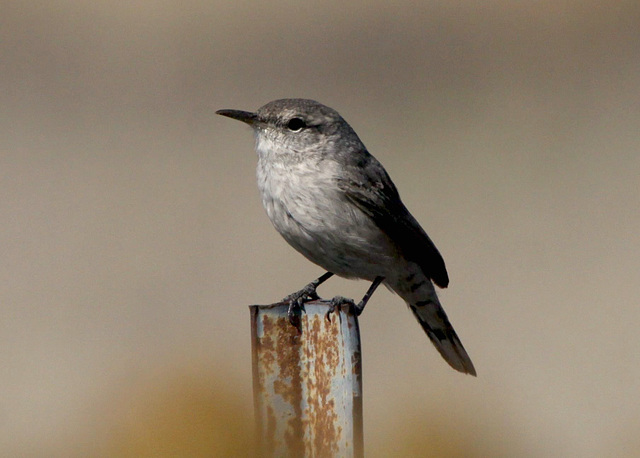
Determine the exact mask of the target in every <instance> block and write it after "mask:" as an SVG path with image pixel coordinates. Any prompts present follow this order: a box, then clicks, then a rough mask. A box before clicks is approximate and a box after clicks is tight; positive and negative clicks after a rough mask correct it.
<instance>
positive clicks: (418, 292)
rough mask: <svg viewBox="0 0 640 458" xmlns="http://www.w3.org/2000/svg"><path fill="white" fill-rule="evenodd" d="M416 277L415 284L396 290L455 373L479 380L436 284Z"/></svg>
mask: <svg viewBox="0 0 640 458" xmlns="http://www.w3.org/2000/svg"><path fill="white" fill-rule="evenodd" d="M413 277H414V278H411V279H412V280H413V282H411V283H413V284H411V283H409V282H404V283H403V284H402V285H401V287H400V288H392V289H394V290H395V291H396V292H397V293H398V294H400V296H401V297H402V298H403V299H404V300H405V301H406V302H407V305H409V308H410V309H411V311H412V312H413V315H414V316H415V317H416V319H417V320H418V322H419V323H420V326H422V329H424V332H426V333H427V335H428V336H429V339H430V340H431V342H432V343H433V345H434V346H435V347H436V349H437V350H438V352H439V353H440V354H441V355H442V357H443V358H444V359H445V361H446V362H447V363H449V365H450V366H451V367H453V368H454V369H455V370H457V371H460V372H462V373H463V374H471V375H474V376H475V375H476V370H475V368H474V367H473V363H472V362H471V358H469V355H468V354H467V352H466V350H465V349H464V347H463V346H462V343H461V342H460V339H459V338H458V334H456V331H455V330H454V329H453V326H452V325H451V323H450V322H449V318H447V314H446V313H445V312H444V309H443V308H442V306H441V305H440V301H439V300H438V296H437V294H436V292H435V289H434V287H433V283H431V281H429V280H428V279H426V278H421V279H420V280H419V281H416V279H415V277H417V276H413ZM407 280H409V278H407ZM397 286H400V285H397Z"/></svg>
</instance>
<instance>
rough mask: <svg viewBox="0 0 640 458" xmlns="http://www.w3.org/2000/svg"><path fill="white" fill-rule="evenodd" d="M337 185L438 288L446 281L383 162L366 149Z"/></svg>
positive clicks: (436, 254) (439, 262)
mask: <svg viewBox="0 0 640 458" xmlns="http://www.w3.org/2000/svg"><path fill="white" fill-rule="evenodd" d="M345 171H346V172H347V173H345V174H344V175H343V177H341V178H338V187H339V188H340V189H341V191H342V192H343V193H344V195H345V197H346V198H347V200H349V201H350V202H352V203H353V204H355V205H356V206H357V207H358V208H359V209H360V210H361V211H362V212H363V213H365V214H366V215H368V216H369V217H370V218H371V219H372V220H373V221H374V222H375V223H376V225H377V226H378V227H379V228H380V229H381V230H382V231H383V232H384V233H385V234H387V236H388V237H389V238H390V239H391V240H393V242H394V243H395V244H396V246H397V247H398V249H399V250H400V252H401V253H402V254H403V255H404V257H405V258H406V259H407V260H409V261H413V262H415V263H417V264H418V265H419V266H420V267H421V268H422V270H423V272H424V273H425V274H426V275H427V276H429V278H431V279H432V280H433V282H434V283H435V284H436V285H438V286H440V287H441V288H446V287H447V285H448V284H449V276H448V274H447V268H446V267H445V264H444V259H442V256H441V255H440V252H439V251H438V249H437V248H436V246H435V245H434V244H433V242H432V241H431V239H430V238H429V236H428V235H427V234H426V232H425V231H424V230H423V229H422V227H420V224H418V222H417V221H416V219H415V218H414V217H413V216H412V215H411V213H409V210H407V208H406V207H405V206H404V204H403V203H402V201H401V200H400V195H399V194H398V190H397V189H396V187H395V185H394V184H393V182H392V181H391V178H389V175H388V174H387V172H386V171H385V170H384V168H383V167H382V165H381V164H380V163H379V162H378V161H377V160H376V159H375V158H374V157H373V156H371V155H370V154H369V153H368V152H367V153H366V154H365V156H364V159H363V158H362V156H360V160H358V163H357V164H349V165H347V170H345Z"/></svg>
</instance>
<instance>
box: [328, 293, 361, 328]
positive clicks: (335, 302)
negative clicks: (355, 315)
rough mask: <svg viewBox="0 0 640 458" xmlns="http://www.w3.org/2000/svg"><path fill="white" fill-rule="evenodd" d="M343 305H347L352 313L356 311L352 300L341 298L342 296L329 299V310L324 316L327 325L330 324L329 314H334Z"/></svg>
mask: <svg viewBox="0 0 640 458" xmlns="http://www.w3.org/2000/svg"><path fill="white" fill-rule="evenodd" d="M343 305H348V306H349V307H350V309H351V310H352V311H354V310H356V305H355V303H354V302H353V300H352V299H349V298H347V297H342V296H336V297H334V298H333V299H331V302H330V304H329V310H328V311H327V313H326V315H325V318H326V319H327V321H328V322H329V323H331V314H332V313H334V312H335V311H336V309H337V308H339V307H341V306H343Z"/></svg>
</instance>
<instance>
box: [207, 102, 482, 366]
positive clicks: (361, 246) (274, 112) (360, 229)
mask: <svg viewBox="0 0 640 458" xmlns="http://www.w3.org/2000/svg"><path fill="white" fill-rule="evenodd" d="M217 113H218V114H221V115H224V116H228V117H231V118H234V119H238V120H240V121H243V122H246V123H247V124H249V125H251V126H252V127H253V130H254V132H255V135H256V151H257V153H258V167H257V178H258V187H259V189H260V194H261V196H262V203H263V205H264V208H265V210H266V212H267V215H268V216H269V219H270V220H271V222H272V223H273V225H274V226H275V228H276V230H277V231H278V232H279V233H280V234H281V235H282V236H283V237H284V238H285V240H286V241H287V242H288V243H289V244H290V245H291V246H293V247H294V248H295V249H296V250H298V251H299V252H300V253H302V254H303V255H304V256H306V257H307V258H308V259H309V260H310V261H312V262H314V263H316V264H318V265H319V266H321V267H323V268H324V269H326V270H327V271H328V272H330V273H334V274H337V275H339V276H341V277H346V278H361V279H365V280H369V281H372V282H375V281H377V280H376V279H379V280H380V281H383V283H384V284H385V285H386V286H387V287H388V288H390V289H391V290H393V291H395V292H396V293H397V294H398V295H400V297H402V298H403V299H404V300H405V301H406V302H407V304H408V306H409V308H410V309H411V310H412V312H413V313H414V315H415V317H416V318H417V319H418V321H419V323H420V325H421V326H422V328H423V329H424V330H425V332H426V333H427V335H428V336H429V338H430V340H431V341H432V342H433V344H434V345H435V347H436V348H437V349H438V351H439V352H440V354H441V355H442V356H443V358H444V359H445V360H446V361H447V362H448V363H449V364H450V365H451V367H453V368H454V369H456V370H458V371H460V372H463V373H468V374H472V375H476V372H475V369H474V367H473V363H472V362H471V360H470V358H469V356H468V355H467V353H466V351H465V350H464V347H463V346H462V344H461V343H460V340H459V338H458V336H457V335H456V333H455V331H454V329H453V327H452V326H451V323H450V322H449V320H448V318H447V316H446V314H445V312H444V310H443V309H442V307H441V305H440V302H439V300H438V296H437V295H436V292H435V288H434V285H433V283H435V284H436V285H438V286H440V287H442V288H445V287H447V285H448V284H449V277H448V274H447V270H446V267H445V263H444V260H443V259H442V256H441V255H440V253H439V252H438V250H437V248H436V247H435V245H434V244H433V242H432V241H431V239H430V238H429V237H428V236H427V234H426V233H425V231H424V230H423V229H422V228H421V227H420V225H419V224H418V222H417V221H416V220H415V218H414V217H413V216H412V215H411V213H409V210H407V208H406V207H405V206H404V204H403V203H402V201H401V200H400V196H399V194H398V191H397V189H396V187H395V185H394V184H393V182H392V181H391V178H389V175H388V174H387V172H386V171H385V169H384V167H382V165H381V164H380V163H379V162H378V161H377V160H376V158H374V157H373V156H372V155H371V154H369V152H368V151H367V149H366V148H365V146H364V144H363V143H362V142H361V141H360V139H359V138H358V136H357V134H356V133H355V132H354V130H353V129H352V128H351V126H350V125H349V124H348V123H347V122H346V121H345V120H344V119H343V118H342V117H341V116H340V115H339V114H338V112H337V111H335V110H333V109H331V108H329V107H326V106H324V105H322V104H320V103H318V102H315V101H313V100H306V99H283V100H276V101H273V102H270V103H268V104H266V105H264V106H263V107H261V108H260V109H258V111H257V112H255V113H250V112H244V111H238V110H220V111H218V112H217ZM329 276H330V274H329ZM326 278H328V276H327V277H326ZM326 278H325V279H326ZM319 280H320V279H319ZM322 281H324V279H322V280H320V281H318V282H317V283H316V284H314V288H313V289H314V291H315V286H317V285H318V284H319V283H321V282H322ZM376 286H377V284H374V285H373V286H372V289H371V290H370V293H373V290H374V289H375V287H376ZM368 295H370V294H368ZM367 299H368V297H366V296H365V299H363V302H362V303H361V305H362V308H363V307H364V304H365V303H366V300H367Z"/></svg>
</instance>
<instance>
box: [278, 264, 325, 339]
mask: <svg viewBox="0 0 640 458" xmlns="http://www.w3.org/2000/svg"><path fill="white" fill-rule="evenodd" d="M332 276H333V272H326V273H325V274H324V275H321V276H320V277H318V278H316V279H315V280H313V281H312V282H311V283H309V284H308V285H307V286H305V287H304V288H302V289H301V290H300V291H296V292H295V293H293V294H289V295H288V296H287V297H285V298H284V299H282V302H285V303H287V304H289V309H288V310H287V316H288V317H289V322H290V323H291V324H292V325H294V326H295V327H296V328H298V330H300V319H299V318H298V317H297V316H296V313H295V312H296V310H300V309H302V306H303V305H304V303H305V302H309V301H313V300H316V299H319V298H318V293H316V288H317V287H318V286H320V285H321V284H322V283H324V282H325V281H327V280H328V279H329V278H331V277H332Z"/></svg>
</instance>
